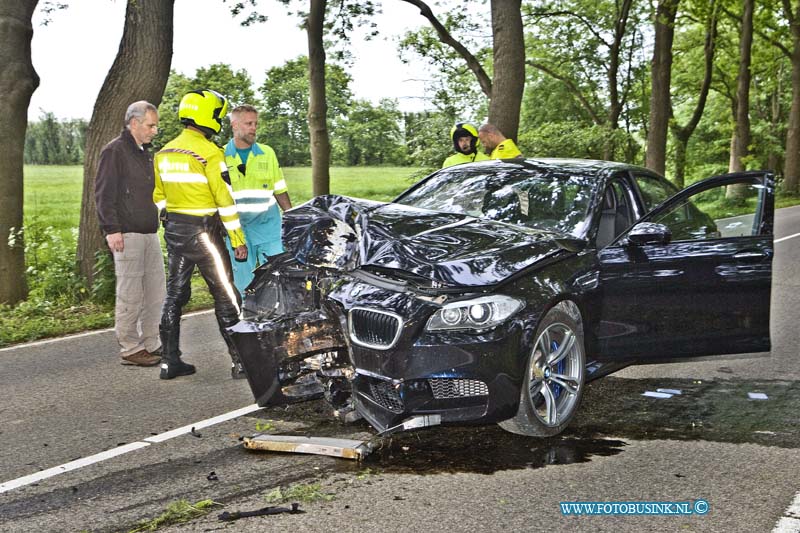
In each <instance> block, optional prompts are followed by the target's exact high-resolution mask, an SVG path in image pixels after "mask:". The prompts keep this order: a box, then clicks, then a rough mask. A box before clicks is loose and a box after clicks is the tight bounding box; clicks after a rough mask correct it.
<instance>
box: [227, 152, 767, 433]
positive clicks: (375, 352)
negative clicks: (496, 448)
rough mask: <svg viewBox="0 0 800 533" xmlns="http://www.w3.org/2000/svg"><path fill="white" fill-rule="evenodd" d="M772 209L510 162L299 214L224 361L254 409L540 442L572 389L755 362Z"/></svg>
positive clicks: (716, 183)
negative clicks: (232, 358)
mask: <svg viewBox="0 0 800 533" xmlns="http://www.w3.org/2000/svg"><path fill="white" fill-rule="evenodd" d="M773 193H774V183H773V177H772V175H770V174H769V173H767V172H746V173H738V174H728V175H722V176H716V177H713V178H709V179H707V180H704V181H701V182H698V183H695V184H694V185H692V186H690V187H688V188H686V189H684V190H682V191H680V192H679V191H678V190H677V189H676V188H675V187H674V186H673V185H672V184H671V183H669V182H668V181H666V180H665V179H664V178H662V177H660V176H658V175H656V174H654V173H653V172H651V171H649V170H647V169H644V168H641V167H636V166H631V165H626V164H620V163H611V162H605V161H588V160H572V159H527V160H522V159H516V160H507V161H486V162H481V163H473V164H467V165H459V166H455V167H450V168H447V169H443V170H440V171H438V172H435V173H433V174H432V175H430V176H428V177H427V178H425V179H424V180H422V181H420V182H419V183H417V184H416V185H414V186H412V187H411V188H410V189H408V190H407V191H406V192H405V193H403V194H402V195H400V196H399V197H398V198H397V199H396V200H395V201H393V202H390V203H381V202H373V201H367V200H359V199H354V198H347V197H341V196H321V197H317V198H314V199H313V200H311V201H309V202H308V203H306V204H303V205H301V206H299V207H297V208H295V209H292V210H290V211H288V212H287V213H286V214H285V216H284V222H283V241H284V247H285V249H286V250H287V252H286V253H284V254H282V255H280V256H277V257H275V258H273V259H272V260H270V262H269V263H268V264H266V265H263V266H262V267H260V268H259V269H258V270H257V273H256V278H255V279H254V281H253V283H252V284H251V285H250V286H249V287H248V289H247V291H246V298H245V302H244V306H243V307H244V309H243V313H242V316H243V318H244V320H243V321H242V322H241V323H240V324H238V325H237V326H236V327H235V328H234V333H233V338H234V343H235V345H236V347H237V349H238V351H239V353H240V356H241V359H242V362H243V365H244V367H245V370H246V373H247V377H248V380H249V383H250V386H251V389H252V390H253V393H254V396H255V397H256V400H257V402H258V403H259V405H261V406H266V405H270V404H279V403H285V402H293V401H299V400H303V399H308V398H315V397H320V396H324V397H326V398H327V399H328V400H329V401H330V402H331V403H332V404H333V405H334V407H335V408H337V409H339V410H340V411H342V412H344V411H346V410H348V409H354V410H355V412H357V413H358V414H360V415H361V416H363V417H364V418H365V419H366V420H367V421H368V422H369V423H370V424H372V425H373V426H374V427H375V428H376V429H377V430H378V431H381V432H390V431H397V430H402V429H412V428H417V427H424V426H429V425H435V424H448V423H449V424H454V423H455V424H465V423H492V422H496V423H499V424H500V426H502V427H503V428H504V429H506V430H508V431H512V432H514V433H520V434H524V435H532V436H551V435H555V434H558V433H560V432H561V431H563V430H564V428H565V427H566V426H567V425H568V424H569V422H570V420H571V419H572V418H573V416H574V414H575V412H576V410H577V409H578V407H579V405H580V402H581V397H582V395H583V392H584V388H585V384H586V383H587V381H589V380H592V379H596V378H598V377H601V376H604V375H607V374H609V373H611V372H614V371H616V370H619V369H621V368H623V367H625V366H628V365H631V364H636V363H643V362H653V361H659V362H663V361H673V360H686V359H689V358H693V357H698V356H710V355H723V354H735V353H753V352H764V351H769V349H770V337H769V309H770V285H771V274H772V255H773V243H772V240H773V238H772V223H773V211H774V207H773V205H774V200H773Z"/></svg>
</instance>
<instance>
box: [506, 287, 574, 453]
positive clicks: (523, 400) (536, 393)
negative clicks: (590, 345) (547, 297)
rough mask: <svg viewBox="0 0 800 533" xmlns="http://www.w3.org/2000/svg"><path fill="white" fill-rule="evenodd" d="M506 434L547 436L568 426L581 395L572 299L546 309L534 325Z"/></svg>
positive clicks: (557, 432) (507, 421) (507, 422)
mask: <svg viewBox="0 0 800 533" xmlns="http://www.w3.org/2000/svg"><path fill="white" fill-rule="evenodd" d="M534 338H535V342H534V343H533V346H532V348H531V353H530V355H529V356H528V359H527V365H526V367H525V378H524V380H523V386H522V390H521V394H520V401H519V409H518V411H517V414H516V416H515V417H513V418H510V419H508V420H504V421H502V422H500V423H499V424H500V427H502V428H503V429H505V430H506V431H510V432H511V433H517V434H519V435H527V436H531V437H552V436H554V435H558V434H559V433H561V432H562V431H564V429H565V428H566V427H567V425H569V423H570V422H571V421H572V418H573V416H574V415H575V413H576V412H577V410H578V407H579V406H580V402H581V399H582V398H583V390H584V388H585V387H584V386H585V376H586V354H585V349H584V343H583V327H582V321H581V318H580V312H579V311H578V308H577V306H576V305H575V304H574V303H572V302H561V303H559V304H558V305H556V306H554V307H553V308H551V309H550V310H549V311H548V312H547V314H546V315H545V316H544V318H543V319H542V320H541V321H540V322H539V325H538V327H537V328H536V335H535V337H534Z"/></svg>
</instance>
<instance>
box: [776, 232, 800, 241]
mask: <svg viewBox="0 0 800 533" xmlns="http://www.w3.org/2000/svg"><path fill="white" fill-rule="evenodd" d="M795 237H800V233H795V234H794V235H789V236H787V237H781V238H780V239H775V240H774V241H772V242H773V243H779V242H781V241H788V240H789V239H794V238H795Z"/></svg>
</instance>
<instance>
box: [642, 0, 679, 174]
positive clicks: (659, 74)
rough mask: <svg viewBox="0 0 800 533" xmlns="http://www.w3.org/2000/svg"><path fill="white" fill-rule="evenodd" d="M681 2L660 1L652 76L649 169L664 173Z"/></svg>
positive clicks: (648, 142)
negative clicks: (675, 38)
mask: <svg viewBox="0 0 800 533" xmlns="http://www.w3.org/2000/svg"><path fill="white" fill-rule="evenodd" d="M679 3H680V0H659V2H658V6H657V7H656V20H655V45H654V47H653V62H652V68H651V77H650V84H651V90H650V120H649V123H648V128H647V151H646V153H645V166H646V167H647V168H649V169H651V170H654V171H656V172H658V173H659V174H662V175H663V174H664V170H665V167H666V160H667V130H668V126H669V118H670V108H671V104H670V88H671V85H672V83H671V81H672V42H673V40H674V37H675V16H676V15H677V14H678V4H679Z"/></svg>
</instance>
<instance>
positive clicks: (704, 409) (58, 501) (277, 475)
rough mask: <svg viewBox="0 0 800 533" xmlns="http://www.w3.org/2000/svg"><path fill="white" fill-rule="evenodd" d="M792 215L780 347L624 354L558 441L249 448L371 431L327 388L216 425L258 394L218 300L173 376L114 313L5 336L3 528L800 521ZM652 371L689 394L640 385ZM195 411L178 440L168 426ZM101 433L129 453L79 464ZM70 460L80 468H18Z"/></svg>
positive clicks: (777, 281)
mask: <svg viewBox="0 0 800 533" xmlns="http://www.w3.org/2000/svg"><path fill="white" fill-rule="evenodd" d="M799 233H800V207H795V208H790V209H784V210H780V211H779V212H778V218H777V229H776V240H778V242H777V243H776V256H775V263H774V273H773V302H772V342H773V350H772V353H771V355H770V356H769V357H759V358H748V359H744V358H737V359H730V358H728V359H724V360H720V359H714V360H708V361H702V362H692V363H681V364H673V365H648V366H642V367H631V368H628V369H626V370H624V371H622V372H619V373H617V374H615V375H613V376H609V377H607V378H604V379H602V380H599V381H597V382H594V383H593V384H591V385H590V386H589V388H588V390H587V394H586V397H585V398H584V403H583V405H582V407H581V411H580V413H579V415H578V417H577V418H576V420H575V421H574V423H573V424H572V426H571V427H570V428H569V429H568V430H567V431H566V432H565V434H563V435H562V436H560V437H559V438H555V439H529V438H523V437H518V436H515V435H511V434H508V433H505V432H503V431H502V430H500V429H499V428H498V427H495V426H486V427H477V428H469V427H467V428H432V429H429V430H425V431H419V432H415V433H405V434H399V435H396V436H394V437H393V438H390V439H384V440H383V441H380V443H379V444H380V446H381V447H380V449H379V450H377V451H376V452H375V453H374V454H373V455H371V456H370V457H368V458H367V460H366V461H365V462H363V463H361V464H358V463H355V462H350V461H346V460H342V459H335V458H330V457H322V456H310V455H292V454H270V453H258V452H249V451H247V450H244V449H243V447H242V446H241V443H240V441H239V438H240V437H241V436H243V435H251V434H253V433H256V432H258V431H259V430H261V429H263V428H264V427H270V426H271V427H273V428H274V430H277V431H280V432H283V433H298V434H310V435H324V436H339V437H346V438H368V437H370V436H371V435H372V434H373V432H372V430H371V429H370V428H369V427H368V426H367V425H366V424H364V423H363V422H358V423H355V424H350V425H342V424H339V423H338V422H335V421H332V420H331V418H330V417H329V416H328V412H327V410H326V406H325V405H324V404H323V403H320V402H316V403H309V404H303V405H297V406H292V407H290V408H280V409H267V410H254V411H253V412H252V413H249V414H245V415H242V416H238V417H235V418H231V419H230V420H226V421H223V422H220V423H216V424H213V425H208V426H207V427H206V426H205V424H204V423H202V421H204V420H207V419H209V418H212V417H215V416H217V415H222V414H225V413H230V412H232V411H235V410H237V409H240V408H244V407H247V406H249V405H251V404H252V396H251V395H250V391H249V388H248V386H247V383H246V382H245V381H234V380H231V379H230V377H229V374H228V364H229V363H228V362H227V356H226V355H225V349H224V344H223V343H222V340H221V339H220V338H219V333H218V331H217V328H216V326H215V323H214V319H213V316H212V315H211V314H209V313H205V314H200V315H196V316H192V317H189V318H186V319H185V321H184V326H183V346H182V349H183V351H184V354H185V356H186V359H187V360H188V361H190V362H192V363H194V364H196V365H197V366H198V373H197V374H196V375H195V376H192V377H188V378H180V379H175V380H172V381H168V382H165V381H161V380H159V379H158V378H157V373H158V370H157V369H153V368H149V369H145V368H134V367H126V366H122V365H120V364H119V363H118V358H117V356H116V353H115V342H114V339H113V334H112V333H111V332H109V331H104V332H97V333H92V334H87V335H82V336H77V337H72V338H66V339H58V340H54V341H49V342H45V343H38V344H33V345H27V346H20V347H16V348H12V349H5V350H0V391H2V398H3V402H2V404H0V531H4V532H5V531H71V532H74V531H131V530H133V529H135V528H136V527H137V526H138V525H140V523H141V522H140V521H142V520H151V519H153V518H154V517H157V516H158V515H159V514H161V513H162V512H163V511H164V509H165V508H166V507H167V506H168V505H170V504H171V503H174V502H177V501H178V500H187V501H189V502H197V501H200V500H205V499H211V500H213V501H215V502H217V503H218V504H219V505H217V506H215V507H214V508H213V510H212V512H211V513H209V514H208V515H207V516H205V517H203V518H199V519H196V520H193V521H191V522H189V523H187V524H182V525H176V526H171V527H167V528H165V529H164V530H165V531H216V530H229V531H265V530H276V531H289V530H292V531H378V530H380V531H412V530H420V529H424V530H426V531H500V530H503V531H512V530H514V531H545V530H547V531H576V530H593V531H614V532H627V531H631V532H632V531H681V532H687V531H703V532H717V531H718V532H732V531H771V530H773V528H775V527H776V525H778V524H782V525H783V527H784V528H786V529H784V531H797V530H800V499H798V501H797V503H796V504H795V508H794V509H793V512H796V513H798V515H797V517H796V518H797V519H799V520H796V521H793V520H792V518H791V517H787V508H788V507H789V506H790V505H791V504H792V502H793V501H794V499H795V496H796V494H797V493H798V491H799V490H800V481H798V479H800V466H799V465H800V450H798V448H800V394H799V393H800V365H798V362H797V358H798V346H800V342H798V341H799V340H800V338H799V337H800V332H799V331H800V328H798V325H797V311H796V310H797V309H798V307H800V290H798V289H800V266H798V265H800V236H795V237H791V236H792V235H796V234H799ZM788 237H791V238H788ZM782 238H783V239H784V240H779V239H782ZM657 388H668V389H678V390H680V391H681V392H682V394H680V395H675V396H673V397H671V398H666V399H658V398H650V397H645V396H642V393H643V392H645V391H655V390H656V389H657ZM748 392H758V393H763V394H766V396H767V399H766V400H751V399H748V395H747V393H748ZM184 426H185V427H186V430H184V431H178V432H177V433H179V434H178V435H177V436H174V437H173V438H169V437H170V436H171V435H170V434H169V433H165V432H169V431H171V430H175V429H176V428H181V427H184ZM191 427H194V428H195V430H194V432H189V431H188V428H191ZM148 439H149V440H148ZM109 450H110V451H112V452H114V451H126V450H131V451H129V452H128V453H124V454H120V455H118V456H115V457H110V458H107V459H105V460H102V461H99V462H94V463H92V464H88V465H86V466H82V463H81V462H80V460H81V459H85V458H91V457H93V456H95V454H98V453H101V452H104V451H109ZM72 461H78V462H77V463H70V462H72ZM84 462H89V461H84ZM65 464H72V465H73V466H75V468H74V469H72V470H69V471H65V472H64V473H60V474H59V475H55V476H52V477H48V478H46V479H42V480H38V481H32V482H31V480H30V479H28V481H29V482H28V483H27V484H25V477H26V476H30V475H33V474H35V473H37V472H42V471H44V472H46V471H47V470H48V469H51V468H56V469H58V467H60V466H61V465H65ZM70 468H72V466H70ZM62 470H63V468H62ZM313 484H319V492H320V493H323V494H325V495H326V496H325V499H322V500H318V501H306V500H307V498H306V499H304V498H303V497H297V498H295V499H294V500H293V501H300V508H301V509H302V510H304V511H306V512H305V513H304V514H294V515H277V516H263V517H255V518H243V519H241V520H238V521H236V522H222V521H220V520H218V518H217V515H218V514H219V513H220V512H222V511H229V512H233V511H252V510H255V509H259V508H261V507H264V506H266V505H268V503H267V501H266V500H265V495H266V494H268V493H270V492H271V491H273V490H274V489H275V488H277V487H283V489H284V490H286V489H287V488H288V487H301V488H302V487H305V488H307V489H309V488H310V487H312V485H313ZM17 485H20V486H17ZM309 492H313V491H311V490H307V493H309ZM699 499H702V500H706V501H707V502H708V512H707V513H706V514H702V515H699V514H694V515H672V516H564V515H563V514H562V512H561V507H560V505H559V504H560V502H572V501H592V502H596V501H602V502H626V501H646V502H665V501H668V502H687V501H688V502H694V501H696V500H699ZM790 514H791V513H790ZM782 519H783V522H781V520H782Z"/></svg>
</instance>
